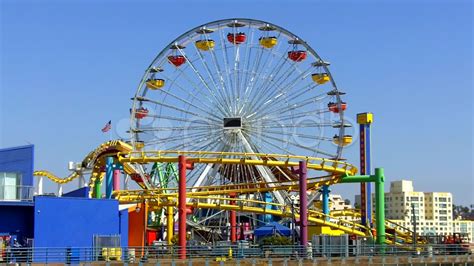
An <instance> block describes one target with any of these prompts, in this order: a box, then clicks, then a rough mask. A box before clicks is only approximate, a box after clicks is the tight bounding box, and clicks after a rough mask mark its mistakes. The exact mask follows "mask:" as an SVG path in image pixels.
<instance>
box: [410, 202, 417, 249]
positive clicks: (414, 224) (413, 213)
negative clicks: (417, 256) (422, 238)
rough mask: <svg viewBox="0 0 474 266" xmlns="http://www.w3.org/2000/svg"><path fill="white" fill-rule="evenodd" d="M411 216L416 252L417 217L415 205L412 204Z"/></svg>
mask: <svg viewBox="0 0 474 266" xmlns="http://www.w3.org/2000/svg"><path fill="white" fill-rule="evenodd" d="M411 216H412V219H411V220H412V223H413V239H412V241H413V249H414V250H415V251H416V216H415V204H414V203H412V204H411Z"/></svg>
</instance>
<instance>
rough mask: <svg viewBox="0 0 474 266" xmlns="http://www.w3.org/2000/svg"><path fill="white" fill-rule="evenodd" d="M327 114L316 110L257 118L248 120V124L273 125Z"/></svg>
mask: <svg viewBox="0 0 474 266" xmlns="http://www.w3.org/2000/svg"><path fill="white" fill-rule="evenodd" d="M329 112H330V111H329V110H327V109H316V110H312V111H307V112H299V113H296V114H291V115H283V116H270V115H266V116H264V117H257V118H255V119H252V120H250V122H255V121H258V123H260V124H265V123H275V122H276V123H278V122H282V121H287V120H294V119H297V118H304V117H308V118H310V117H311V116H313V115H320V114H324V113H329ZM275 113H277V112H275ZM277 114H279V113H277ZM297 122H300V121H297ZM285 123H286V122H285ZM278 126H279V125H278Z"/></svg>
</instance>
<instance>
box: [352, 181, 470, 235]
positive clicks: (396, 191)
mask: <svg viewBox="0 0 474 266" xmlns="http://www.w3.org/2000/svg"><path fill="white" fill-rule="evenodd" d="M355 201H356V205H359V206H360V195H357V196H356V199H355ZM374 203H375V195H374V194H372V205H373V207H372V208H373V211H375V206H374V205H375V204H374ZM452 203H453V196H452V194H451V193H449V192H419V191H414V188H413V182H412V181H410V180H401V181H394V182H391V183H390V191H389V192H386V193H385V217H386V218H387V219H390V220H392V221H393V222H395V223H397V224H399V225H401V226H403V227H406V228H408V229H410V230H414V224H413V223H414V221H416V229H417V233H419V234H420V235H447V234H452V233H453V232H455V231H456V228H455V227H454V224H453V212H452V209H453V206H452ZM413 212H414V215H413ZM413 216H415V219H413ZM471 239H472V236H471Z"/></svg>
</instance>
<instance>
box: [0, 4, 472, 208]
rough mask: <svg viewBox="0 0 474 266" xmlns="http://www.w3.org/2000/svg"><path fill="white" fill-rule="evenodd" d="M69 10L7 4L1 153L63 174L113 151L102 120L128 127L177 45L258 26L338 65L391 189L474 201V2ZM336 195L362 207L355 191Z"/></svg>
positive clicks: (352, 153)
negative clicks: (24, 154) (25, 152)
mask: <svg viewBox="0 0 474 266" xmlns="http://www.w3.org/2000/svg"><path fill="white" fill-rule="evenodd" d="M64 2H67V3H63V1H53V0H51V1H12V0H7V1H5V0H4V1H1V6H0V7H1V87H0V88H1V90H0V92H1V94H0V100H1V101H0V106H1V111H0V112H1V113H0V119H1V120H0V124H1V129H0V146H1V147H9V146H15V145H23V144H26V143H33V144H35V145H36V160H35V168H36V169H48V170H51V171H53V172H54V173H57V174H59V175H65V174H67V170H66V168H67V162H68V161H70V160H75V161H80V160H81V159H82V158H83V156H84V155H85V154H87V153H88V152H89V151H90V150H91V149H93V148H94V147H96V146H97V145H98V144H100V143H101V142H103V141H104V140H107V139H108V135H106V134H105V135H104V134H102V133H101V132H100V129H101V127H102V126H103V125H104V123H105V122H107V121H108V120H110V119H111V120H112V121H113V123H114V125H117V124H119V125H121V127H122V128H123V127H125V124H126V121H127V119H128V114H129V108H130V106H131V101H130V97H131V96H132V95H133V94H134V92H135V89H136V86H137V84H138V82H139V79H140V78H141V75H142V74H143V71H144V70H145V68H146V67H147V66H148V65H149V63H150V62H151V60H152V59H153V58H154V56H155V55H156V54H157V53H158V52H159V51H160V50H161V49H162V48H163V47H164V46H165V45H166V44H168V43H169V42H170V41H171V40H172V39H174V38H175V37H177V36H178V35H180V34H181V33H183V32H185V31H186V30H188V29H190V28H192V27H194V26H197V25H199V24H203V23H206V22H209V21H212V20H217V19H222V18H229V17H248V18H256V19H261V20H267V21H270V22H272V23H275V24H277V25H280V26H282V27H284V28H287V29H288V30H290V31H292V32H294V33H295V34H297V35H299V36H301V37H302V38H304V39H305V40H306V41H307V42H308V43H309V44H310V45H311V46H312V47H313V48H315V49H316V51H317V52H318V53H319V54H320V55H321V56H322V57H323V58H324V59H325V60H328V61H330V62H331V63H332V66H331V72H332V74H333V76H334V78H335V80H336V82H337V83H338V86H339V87H340V88H341V89H342V90H343V91H345V92H347V93H348V94H347V95H346V98H345V99H346V101H347V102H348V103H349V109H348V113H347V114H348V115H349V116H350V117H352V118H355V115H356V114H357V113H358V112H363V111H371V112H373V113H374V114H375V123H374V129H373V145H374V150H373V157H374V160H373V165H375V166H381V167H384V168H385V169H386V170H385V171H386V174H387V178H388V181H391V180H399V179H413V180H414V181H415V189H417V190H422V191H449V192H452V193H453V194H454V197H455V203H458V204H471V203H474V200H473V194H474V193H473V192H472V191H473V168H472V164H473V152H472V142H473V132H472V123H473V109H472V102H473V97H472V91H473V83H472V73H473V69H472V61H473V54H472V53H473V51H472V37H473V29H472V24H473V17H472V12H473V6H472V4H471V3H470V1H458V0H455V1H448V0H446V1H353V2H352V1H286V2H283V1H193V2H186V1H179V4H176V3H173V1H131V0H130V1H92V0H86V1H74V0H73V1H64ZM254 2H255V3H254ZM355 2H357V3H355ZM114 137H117V135H116V136H114ZM357 152H358V149H357V147H356V146H352V147H350V148H349V151H348V155H347V158H348V159H349V161H350V162H353V163H356V164H358V163H357ZM50 188H51V189H52V188H53V186H52V185H51V186H50ZM333 190H334V191H336V192H339V193H342V194H343V196H344V197H347V198H350V199H351V200H353V194H355V193H356V191H357V190H358V187H357V186H356V185H337V186H335V187H334V189H333Z"/></svg>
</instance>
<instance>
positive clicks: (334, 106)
mask: <svg viewBox="0 0 474 266" xmlns="http://www.w3.org/2000/svg"><path fill="white" fill-rule="evenodd" d="M328 108H329V111H331V112H333V113H339V106H338V104H337V103H333V102H330V103H328ZM341 109H342V111H345V110H346V109H347V103H345V102H341Z"/></svg>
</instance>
